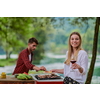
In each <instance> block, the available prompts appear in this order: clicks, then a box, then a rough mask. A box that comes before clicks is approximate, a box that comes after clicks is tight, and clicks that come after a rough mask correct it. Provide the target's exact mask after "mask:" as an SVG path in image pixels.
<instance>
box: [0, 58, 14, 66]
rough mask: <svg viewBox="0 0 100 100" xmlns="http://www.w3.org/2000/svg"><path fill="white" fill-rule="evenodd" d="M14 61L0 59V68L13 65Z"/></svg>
mask: <svg viewBox="0 0 100 100" xmlns="http://www.w3.org/2000/svg"><path fill="white" fill-rule="evenodd" d="M15 63H16V59H8V60H6V59H0V67H4V66H10V65H15Z"/></svg>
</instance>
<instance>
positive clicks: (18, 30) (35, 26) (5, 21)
mask: <svg viewBox="0 0 100 100" xmlns="http://www.w3.org/2000/svg"><path fill="white" fill-rule="evenodd" d="M49 25H50V18H49V17H48V18H47V17H1V18H0V33H1V36H0V39H1V40H2V42H1V43H0V45H1V46H2V48H3V49H4V50H5V52H6V57H7V58H10V54H11V53H18V52H20V51H21V50H23V49H24V48H26V47H27V41H28V39H29V38H30V37H36V38H37V39H38V40H39V42H40V45H39V48H38V49H37V51H36V54H37V56H35V59H36V60H40V59H42V56H41V55H43V53H44V47H43V44H44V43H45V41H46V38H45V37H46V33H45V32H44V31H45V30H46V29H45V28H44V27H45V26H46V27H47V26H49ZM39 35H40V37H39ZM40 53H41V54H40Z"/></svg>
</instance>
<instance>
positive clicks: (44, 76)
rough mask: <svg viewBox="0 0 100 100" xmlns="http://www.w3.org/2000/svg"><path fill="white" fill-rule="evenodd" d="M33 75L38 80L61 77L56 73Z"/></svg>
mask: <svg viewBox="0 0 100 100" xmlns="http://www.w3.org/2000/svg"><path fill="white" fill-rule="evenodd" d="M35 77H36V78H37V79H38V80H43V79H45V80H46V79H61V77H60V76H58V75H55V74H50V75H49V74H48V75H35Z"/></svg>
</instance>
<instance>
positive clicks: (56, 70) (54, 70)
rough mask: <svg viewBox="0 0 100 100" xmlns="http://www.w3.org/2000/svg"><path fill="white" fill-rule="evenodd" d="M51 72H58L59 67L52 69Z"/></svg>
mask: <svg viewBox="0 0 100 100" xmlns="http://www.w3.org/2000/svg"><path fill="white" fill-rule="evenodd" d="M50 71H51V72H54V73H57V72H58V69H52V70H50Z"/></svg>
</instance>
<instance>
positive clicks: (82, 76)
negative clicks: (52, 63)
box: [51, 32, 88, 84]
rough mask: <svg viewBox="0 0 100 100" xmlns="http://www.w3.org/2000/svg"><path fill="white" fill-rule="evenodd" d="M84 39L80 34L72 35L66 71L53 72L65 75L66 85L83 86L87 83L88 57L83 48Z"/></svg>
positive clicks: (54, 70)
mask: <svg viewBox="0 0 100 100" xmlns="http://www.w3.org/2000/svg"><path fill="white" fill-rule="evenodd" d="M81 44H82V39H81V36H80V34H79V33H78V32H73V33H71V34H70V37H69V42H68V51H67V52H66V60H65V62H64V69H52V70H51V71H52V72H56V73H62V74H64V84H83V83H85V81H86V75H87V69H88V55H87V53H86V51H85V50H83V49H82V47H81Z"/></svg>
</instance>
